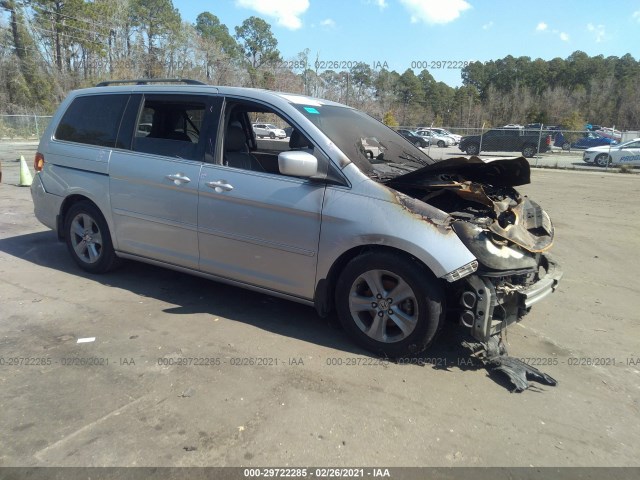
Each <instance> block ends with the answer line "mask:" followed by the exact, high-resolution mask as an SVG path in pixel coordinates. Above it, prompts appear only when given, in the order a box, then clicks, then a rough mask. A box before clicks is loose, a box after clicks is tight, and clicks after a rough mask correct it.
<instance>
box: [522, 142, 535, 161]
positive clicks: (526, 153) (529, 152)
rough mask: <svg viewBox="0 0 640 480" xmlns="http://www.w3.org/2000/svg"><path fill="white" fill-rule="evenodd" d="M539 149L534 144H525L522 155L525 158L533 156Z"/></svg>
mask: <svg viewBox="0 0 640 480" xmlns="http://www.w3.org/2000/svg"><path fill="white" fill-rule="evenodd" d="M536 152H537V150H536V147H534V146H533V145H525V146H524V147H523V148H522V156H523V157H525V158H531V157H533V156H534V155H535V154H536Z"/></svg>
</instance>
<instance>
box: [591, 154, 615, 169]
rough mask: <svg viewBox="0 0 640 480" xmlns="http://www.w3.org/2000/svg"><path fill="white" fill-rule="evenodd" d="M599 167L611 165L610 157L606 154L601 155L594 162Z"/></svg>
mask: <svg viewBox="0 0 640 480" xmlns="http://www.w3.org/2000/svg"><path fill="white" fill-rule="evenodd" d="M594 161H595V163H596V165H597V166H599V167H606V166H608V165H609V164H610V163H611V157H610V156H609V154H607V153H601V154H600V155H598V156H597V157H596V159H595V160H594Z"/></svg>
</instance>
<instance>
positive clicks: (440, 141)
mask: <svg viewBox="0 0 640 480" xmlns="http://www.w3.org/2000/svg"><path fill="white" fill-rule="evenodd" d="M438 146H439V147H440V148H443V147H444V141H443V140H438Z"/></svg>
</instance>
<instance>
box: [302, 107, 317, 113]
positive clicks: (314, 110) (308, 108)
mask: <svg viewBox="0 0 640 480" xmlns="http://www.w3.org/2000/svg"><path fill="white" fill-rule="evenodd" d="M304 109H305V110H306V111H307V112H309V113H313V114H315V115H320V112H319V111H318V110H316V109H315V108H313V107H304Z"/></svg>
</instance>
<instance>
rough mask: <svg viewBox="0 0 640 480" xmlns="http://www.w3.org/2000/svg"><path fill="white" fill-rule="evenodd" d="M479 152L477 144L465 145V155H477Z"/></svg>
mask: <svg viewBox="0 0 640 480" xmlns="http://www.w3.org/2000/svg"><path fill="white" fill-rule="evenodd" d="M479 151H480V147H479V146H478V144H477V143H470V144H469V145H467V148H466V149H465V152H467V155H477V154H478V152H479Z"/></svg>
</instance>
